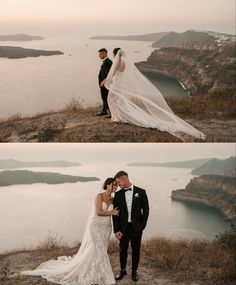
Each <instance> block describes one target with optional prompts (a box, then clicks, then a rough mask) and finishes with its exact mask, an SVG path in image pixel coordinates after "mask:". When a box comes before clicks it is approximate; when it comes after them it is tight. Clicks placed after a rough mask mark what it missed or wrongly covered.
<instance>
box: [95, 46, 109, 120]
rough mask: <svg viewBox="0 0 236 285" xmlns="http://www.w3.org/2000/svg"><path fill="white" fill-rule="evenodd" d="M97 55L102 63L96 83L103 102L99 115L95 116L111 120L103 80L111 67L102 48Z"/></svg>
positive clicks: (106, 91) (105, 51)
mask: <svg viewBox="0 0 236 285" xmlns="http://www.w3.org/2000/svg"><path fill="white" fill-rule="evenodd" d="M98 55H99V57H100V58H101V60H102V61H103V63H102V65H101V68H100V72H99V75H98V83H99V87H100V92H101V97H102V101H103V108H102V111H101V112H100V113H98V114H97V116H103V115H104V116H105V117H106V118H111V114H110V110H109V106H108V102H107V96H108V92H109V91H108V90H107V89H106V87H105V86H104V82H105V79H106V77H107V75H108V73H109V71H110V68H111V66H112V61H111V60H110V59H109V58H108V57H107V50H106V49H105V48H102V49H100V50H99V51H98Z"/></svg>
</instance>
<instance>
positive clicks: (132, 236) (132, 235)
mask: <svg viewBox="0 0 236 285" xmlns="http://www.w3.org/2000/svg"><path fill="white" fill-rule="evenodd" d="M142 234H143V231H138V232H136V231H135V230H134V228H133V226H132V224H131V223H128V226H127V229H126V231H125V233H124V235H123V236H122V238H121V239H120V267H121V269H123V270H124V269H125V268H126V263H127V257H128V247H129V242H131V249H132V271H137V269H138V264H139V258H140V247H141V239H142Z"/></svg>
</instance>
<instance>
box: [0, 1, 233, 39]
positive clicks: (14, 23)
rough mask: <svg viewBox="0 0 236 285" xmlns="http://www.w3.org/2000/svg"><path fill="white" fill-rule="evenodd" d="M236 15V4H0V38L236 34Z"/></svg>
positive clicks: (75, 2)
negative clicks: (169, 32) (23, 34)
mask: <svg viewBox="0 0 236 285" xmlns="http://www.w3.org/2000/svg"><path fill="white" fill-rule="evenodd" d="M234 10H235V1H234V0H146V1H143V0H86V1H85V0H83V1H82V0H50V1H48V0H41V1H36V0H0V33H1V34H5V33H20V32H27V33H41V34H59V33H60V34H62V33H68V31H70V32H71V34H76V33H81V34H89V35H93V34H139V33H149V32H157V31H167V30H174V31H184V30H186V29H191V28H194V29H204V30H214V31H221V32H228V33H235V30H234V17H235V15H234Z"/></svg>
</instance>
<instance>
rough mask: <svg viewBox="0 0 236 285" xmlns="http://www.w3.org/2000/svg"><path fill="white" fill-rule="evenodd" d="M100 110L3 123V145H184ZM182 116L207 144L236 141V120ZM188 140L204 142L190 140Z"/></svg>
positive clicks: (0, 126)
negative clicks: (96, 143) (50, 143)
mask: <svg viewBox="0 0 236 285" xmlns="http://www.w3.org/2000/svg"><path fill="white" fill-rule="evenodd" d="M99 110H100V108H89V109H81V108H79V109H76V108H75V109H72V110H67V109H65V110H63V111H59V112H51V113H48V114H41V115H37V116H34V117H29V118H21V117H20V116H19V117H17V116H14V117H12V118H9V119H8V120H5V121H4V120H2V121H1V122H0V142H180V140H179V139H178V138H176V137H174V136H172V135H170V134H169V133H166V132H162V131H158V130H156V129H146V128H142V127H137V126H133V125H128V124H123V123H114V122H111V120H110V119H105V118H103V117H98V116H96V113H97V112H98V111H99ZM180 117H181V118H182V119H184V120H186V121H187V122H188V123H190V124H191V125H193V126H194V127H196V128H197V129H198V130H200V131H201V132H203V133H204V134H205V135H206V136H207V138H206V142H216V141H217V142H219V141H220V142H233V141H236V128H235V126H236V119H234V118H230V119H221V118H219V119H218V118H201V119H197V118H196V116H195V115H187V116H186V115H185V114H182V115H180ZM185 139H186V141H189V142H192V141H199V142H202V141H201V140H198V139H195V140H193V139H192V138H189V137H186V138H185Z"/></svg>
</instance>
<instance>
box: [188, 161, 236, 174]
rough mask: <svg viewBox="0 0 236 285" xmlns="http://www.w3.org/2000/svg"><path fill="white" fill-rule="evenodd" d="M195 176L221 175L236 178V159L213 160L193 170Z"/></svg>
mask: <svg viewBox="0 0 236 285" xmlns="http://www.w3.org/2000/svg"><path fill="white" fill-rule="evenodd" d="M192 174H193V175H203V174H220V175H230V176H236V157H234V156H232V157H230V158H228V159H222V160H221V159H216V158H213V159H211V160H210V161H207V162H206V163H204V164H203V165H200V166H199V167H197V168H196V169H194V170H192Z"/></svg>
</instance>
